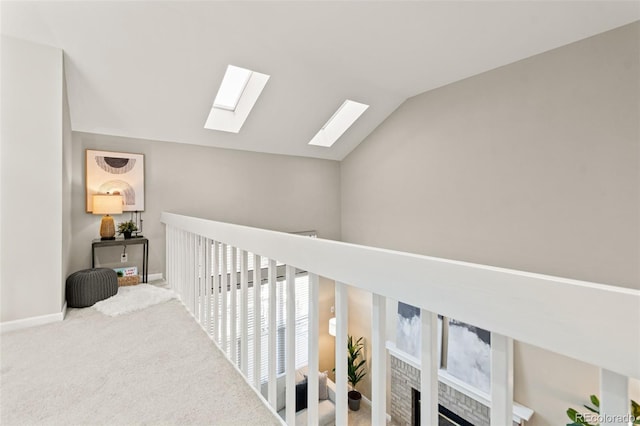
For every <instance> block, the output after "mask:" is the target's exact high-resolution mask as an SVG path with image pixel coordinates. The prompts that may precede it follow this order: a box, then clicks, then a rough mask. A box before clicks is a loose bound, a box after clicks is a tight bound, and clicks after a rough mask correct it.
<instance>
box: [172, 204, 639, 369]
mask: <svg viewBox="0 0 640 426" xmlns="http://www.w3.org/2000/svg"><path fill="white" fill-rule="evenodd" d="M161 221H162V222H163V223H165V224H167V225H171V226H173V227H176V228H178V229H182V230H185V231H188V232H192V233H195V234H199V235H202V236H204V237H207V238H211V239H213V240H216V241H220V242H223V243H226V244H230V245H232V246H235V247H238V248H241V249H243V250H247V251H250V252H253V253H257V254H260V255H262V256H266V257H269V258H271V259H277V260H278V261H281V262H284V263H286V264H288V265H293V266H296V267H298V268H302V269H306V270H308V271H310V272H313V273H316V274H318V275H322V276H325V277H327V278H330V279H333V280H336V281H339V282H343V283H346V284H349V285H351V286H355V287H359V288H361V289H364V290H367V291H370V292H372V293H376V294H379V295H382V296H385V297H389V298H391V299H395V300H401V301H404V302H407V303H410V304H412V305H414V306H418V307H420V308H423V309H426V310H428V311H431V312H436V313H438V314H442V315H445V316H447V317H451V318H456V319H458V320H461V321H464V322H468V323H470V324H473V325H476V326H478V327H482V328H484V329H487V330H491V331H492V332H497V333H500V334H502V335H505V336H509V337H512V338H513V339H516V340H518V341H521V342H525V343H528V344H532V345H534V346H538V347H541V348H544V349H547V350H550V351H552V352H556V353H559V354H562V355H566V356H569V357H572V358H575V359H578V360H581V361H584V362H587V363H590V364H593V365H596V366H599V367H602V368H606V369H608V370H611V371H614V372H617V373H619V374H622V375H625V376H629V377H634V378H640V362H638V360H639V359H640V290H634V289H628V288H623V287H616V286H611V285H606V284H598V283H592V282H587V281H579V280H573V279H567V278H559V277H553V276H549V275H542V274H536V273H530V272H523V271H517V270H511V269H505V268H498V267H493V266H486V265H478V264H473V263H468V262H461V261H455V260H448V259H441V258H436V257H429V256H423V255H418V254H412V253H405V252H399V251H393V250H387V249H381V248H375V247H367V246H361V245H356V244H350V243H344V242H339V241H333V240H324V239H321V238H308V237H304V236H298V235H292V234H288V233H283V232H277V231H270V230H265V229H259V228H252V227H248V226H242V225H235V224H229V223H223V222H216V221H212V220H207V219H202V218H195V217H189V216H184V215H179V214H175V213H168V212H163V213H162V215H161ZM390 284H391V285H390Z"/></svg>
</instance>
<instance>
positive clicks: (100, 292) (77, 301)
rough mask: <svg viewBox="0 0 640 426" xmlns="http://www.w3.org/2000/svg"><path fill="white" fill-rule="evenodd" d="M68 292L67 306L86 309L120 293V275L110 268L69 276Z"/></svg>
mask: <svg viewBox="0 0 640 426" xmlns="http://www.w3.org/2000/svg"><path fill="white" fill-rule="evenodd" d="M66 290H67V306H69V307H71V308H86V307H87V306H92V305H93V304H94V303H96V302H99V301H101V300H104V299H108V298H109V297H111V296H113V295H114V294H116V293H117V292H118V274H116V271H114V270H113V269H108V268H94V269H83V270H82V271H78V272H74V273H73V274H71V275H69V277H68V278H67V284H66Z"/></svg>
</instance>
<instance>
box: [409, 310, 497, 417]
mask: <svg viewBox="0 0 640 426" xmlns="http://www.w3.org/2000/svg"><path fill="white" fill-rule="evenodd" d="M420 320H421V323H422V331H421V333H422V336H421V340H422V348H421V352H422V356H421V362H420V364H421V372H420V400H421V401H420V424H421V425H422V426H431V425H437V424H438V315H437V314H435V313H433V312H429V311H427V310H425V309H421V310H420ZM503 426H506V425H503Z"/></svg>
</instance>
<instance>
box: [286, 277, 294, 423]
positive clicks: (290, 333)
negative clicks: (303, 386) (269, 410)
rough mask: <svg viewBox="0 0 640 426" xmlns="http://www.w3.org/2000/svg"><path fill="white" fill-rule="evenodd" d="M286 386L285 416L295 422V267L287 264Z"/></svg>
mask: <svg viewBox="0 0 640 426" xmlns="http://www.w3.org/2000/svg"><path fill="white" fill-rule="evenodd" d="M286 280H287V314H286V315H287V328H286V330H287V339H286V344H287V348H286V350H287V357H286V359H287V366H286V369H285V371H286V373H287V379H286V382H287V386H286V400H287V401H286V408H287V411H286V416H285V419H286V421H287V424H288V425H295V424H296V268H295V267H293V266H289V265H287V267H286Z"/></svg>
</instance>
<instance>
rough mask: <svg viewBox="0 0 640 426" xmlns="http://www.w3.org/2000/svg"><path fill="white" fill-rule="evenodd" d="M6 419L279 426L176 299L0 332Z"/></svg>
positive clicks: (0, 402) (72, 313)
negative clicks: (111, 314)
mask: <svg viewBox="0 0 640 426" xmlns="http://www.w3.org/2000/svg"><path fill="white" fill-rule="evenodd" d="M0 339H1V340H0V345H1V351H0V354H1V356H2V358H1V363H0V364H1V376H0V392H1V394H0V423H1V424H2V425H3V426H5V425H7V426H8V425H41V424H66V425H93V424H105V425H134V424H154V425H160V424H162V425H174V424H180V425H278V424H281V423H280V421H279V420H278V419H279V418H278V417H277V415H275V414H273V413H272V412H271V411H269V409H268V408H267V407H266V406H265V405H264V404H263V403H262V402H261V400H260V399H259V397H258V396H257V395H256V394H255V393H254V392H253V391H252V390H251V388H250V387H249V386H248V385H247V384H246V382H245V381H244V380H243V379H242V377H241V376H240V375H239V373H237V371H236V370H235V369H234V368H233V367H232V366H231V365H230V364H229V363H228V362H227V361H226V359H225V358H224V356H223V355H222V354H221V353H220V352H219V351H218V349H217V348H216V347H215V345H214V344H213V343H212V342H211V341H210V340H209V338H208V337H207V336H206V335H205V333H204V331H203V330H202V329H201V328H200V327H199V326H198V325H197V324H196V323H195V321H194V320H193V318H192V317H191V316H190V315H189V314H188V313H187V312H186V310H185V309H184V307H183V306H182V305H181V304H180V302H178V301H177V300H171V301H169V302H166V303H162V304H159V305H155V306H151V307H149V308H146V309H144V310H142V311H138V312H133V313H130V314H126V315H122V316H119V317H115V318H114V317H108V316H105V315H103V314H101V313H99V312H97V311H96V310H95V309H93V308H86V309H71V310H69V312H68V314H67V318H66V319H65V321H63V322H59V323H54V324H48V325H45V326H40V327H35V328H31V329H27V330H20V331H15V332H11V333H5V334H3V335H2V336H1V337H0Z"/></svg>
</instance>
